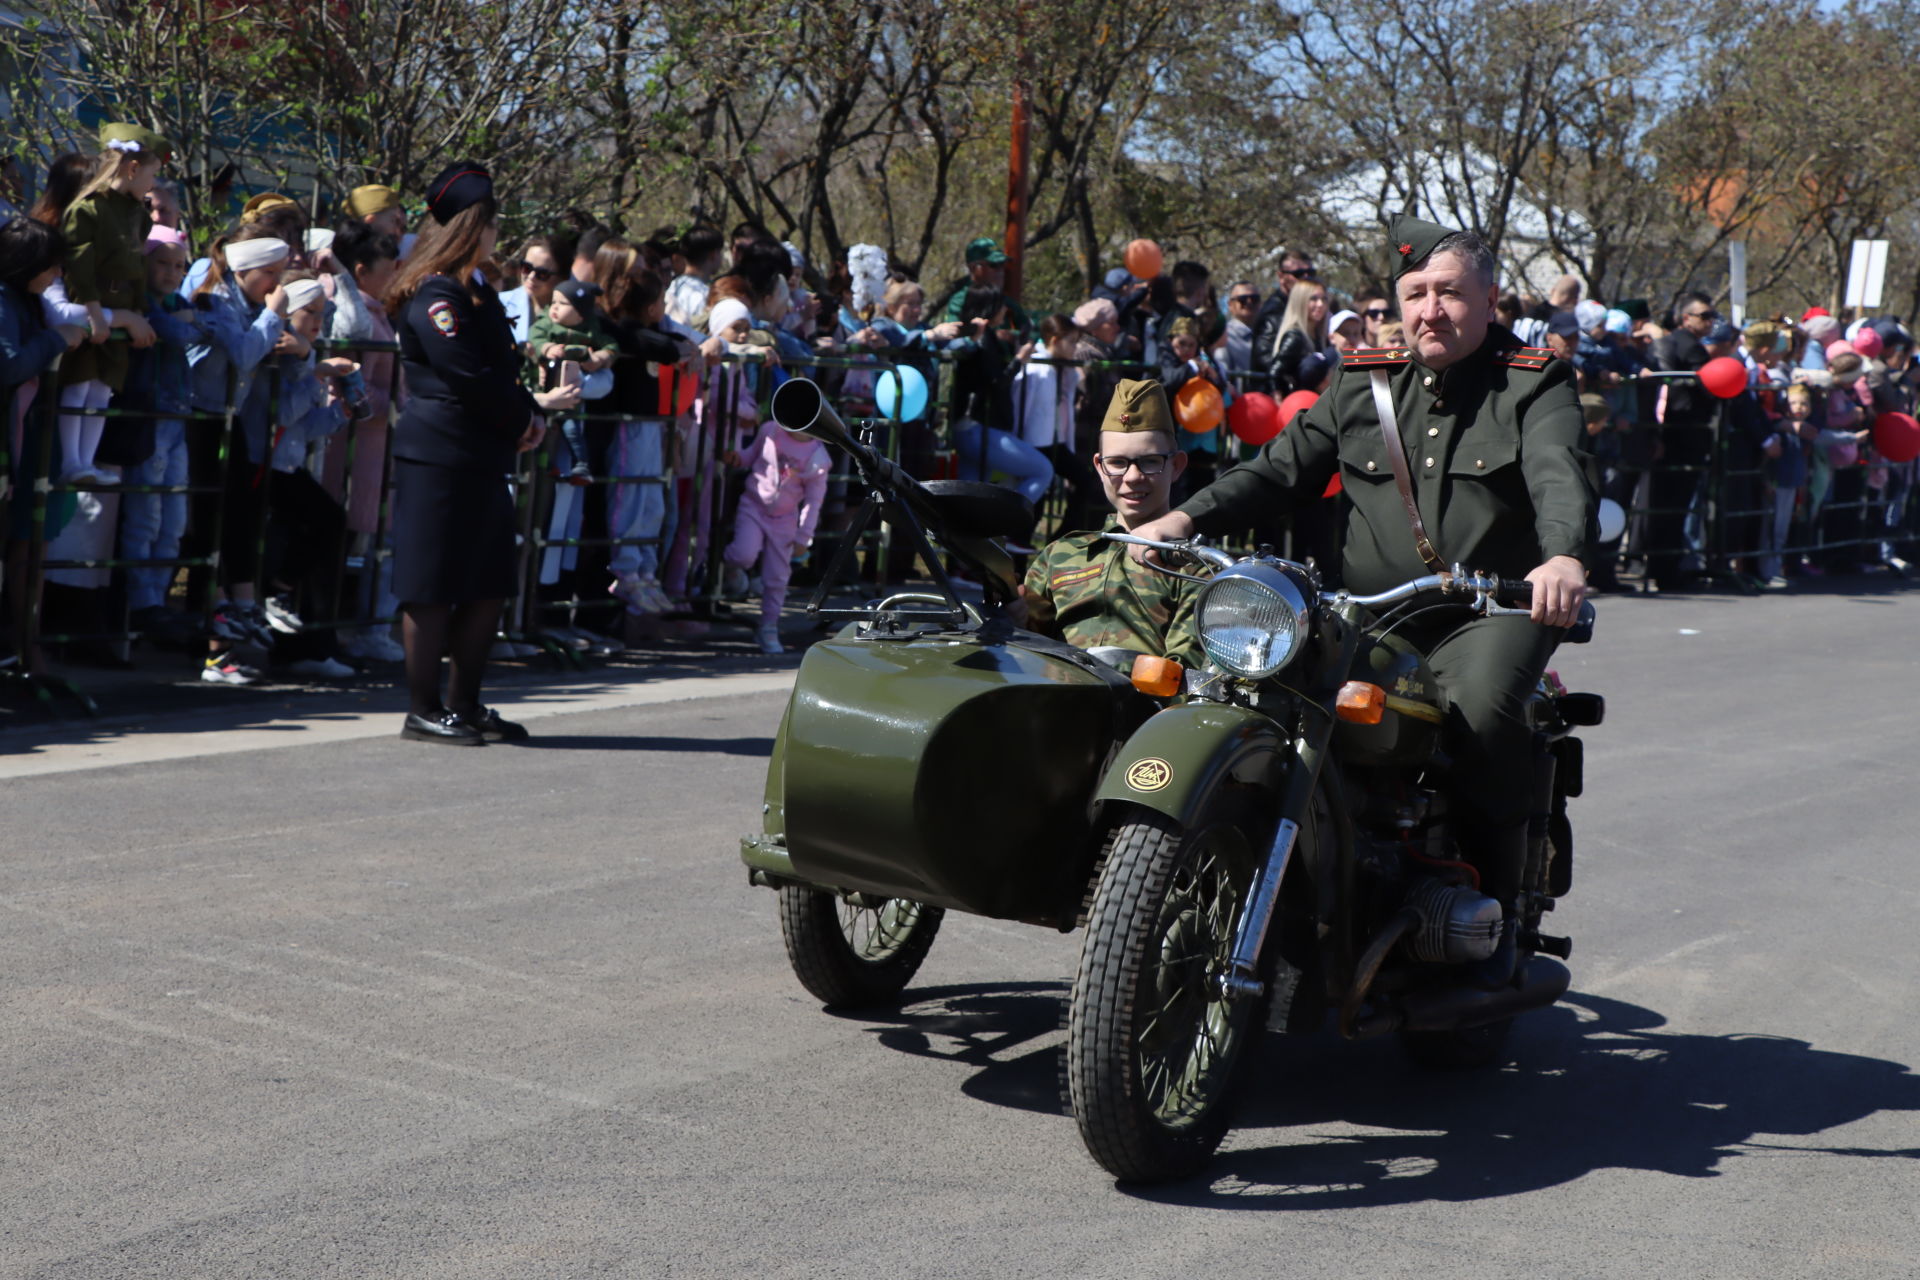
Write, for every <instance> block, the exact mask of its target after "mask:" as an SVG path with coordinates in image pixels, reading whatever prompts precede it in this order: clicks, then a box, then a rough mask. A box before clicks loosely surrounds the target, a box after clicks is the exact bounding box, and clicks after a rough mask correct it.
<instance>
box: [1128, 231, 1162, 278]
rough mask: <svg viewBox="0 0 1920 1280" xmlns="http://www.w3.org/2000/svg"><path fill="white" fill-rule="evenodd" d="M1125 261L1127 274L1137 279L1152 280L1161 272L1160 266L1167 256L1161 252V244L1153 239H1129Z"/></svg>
mask: <svg viewBox="0 0 1920 1280" xmlns="http://www.w3.org/2000/svg"><path fill="white" fill-rule="evenodd" d="M1125 261H1126V264H1127V274H1128V275H1130V276H1132V277H1133V278H1134V279H1135V280H1151V279H1153V278H1154V277H1155V276H1157V275H1159V274H1160V266H1161V264H1162V263H1164V262H1165V261H1166V258H1165V256H1164V255H1163V254H1161V252H1160V246H1159V245H1157V244H1155V243H1154V242H1153V241H1151V240H1129V241H1127V252H1126V257H1125Z"/></svg>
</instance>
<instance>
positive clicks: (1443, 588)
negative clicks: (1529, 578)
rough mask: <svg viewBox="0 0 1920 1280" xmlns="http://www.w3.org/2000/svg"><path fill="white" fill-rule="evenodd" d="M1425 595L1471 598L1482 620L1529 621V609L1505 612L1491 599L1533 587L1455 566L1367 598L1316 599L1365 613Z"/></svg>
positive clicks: (1329, 594)
mask: <svg viewBox="0 0 1920 1280" xmlns="http://www.w3.org/2000/svg"><path fill="white" fill-rule="evenodd" d="M1426 591H1439V592H1441V593H1442V594H1444V595H1450V596H1472V597H1473V600H1472V602H1471V607H1472V608H1473V609H1474V610H1475V611H1476V612H1478V613H1479V614H1481V615H1482V616H1483V617H1488V618H1498V617H1505V616H1518V617H1523V618H1524V617H1529V616H1531V614H1532V610H1530V609H1509V608H1507V607H1506V606H1505V605H1502V604H1499V603H1497V602H1496V601H1495V599H1494V597H1495V596H1497V595H1501V594H1505V595H1508V596H1521V595H1525V596H1531V595H1532V594H1533V584H1532V583H1531V582H1525V581H1520V580H1516V579H1512V578H1500V577H1496V576H1494V575H1493V574H1486V573H1472V572H1469V571H1468V570H1467V568H1466V567H1465V566H1464V565H1455V566H1454V567H1453V571H1452V572H1451V573H1429V574H1426V575H1424V576H1422V577H1418V578H1415V579H1413V580H1412V581H1410V582H1403V583H1401V584H1400V585H1399V586H1397V587H1390V588H1388V589H1387V590H1385V591H1382V592H1380V593H1378V594H1377V595H1371V596H1356V595H1354V594H1352V593H1351V592H1346V591H1323V592H1321V593H1320V599H1321V600H1322V601H1323V602H1325V603H1327V604H1330V605H1336V606H1338V605H1343V604H1357V605H1359V606H1361V607H1362V608H1366V609H1377V608H1379V607H1380V606H1382V605H1389V604H1399V603H1400V602H1401V601H1402V600H1411V599H1412V598H1413V597H1415V596H1417V595H1420V594H1421V593H1422V592H1426Z"/></svg>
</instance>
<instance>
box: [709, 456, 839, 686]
mask: <svg viewBox="0 0 1920 1280" xmlns="http://www.w3.org/2000/svg"><path fill="white" fill-rule="evenodd" d="M746 462H747V466H748V468H749V472H750V474H749V475H748V476H747V491H746V492H745V493H743V494H742V495H740V509H739V511H738V512H737V513H735V515H734V521H733V543H732V545H730V546H729V547H728V548H727V550H726V554H725V556H724V557H723V558H724V559H725V561H726V563H727V567H728V569H729V570H731V571H737V572H738V573H740V574H744V573H745V572H746V570H748V569H749V568H751V567H752V566H753V562H754V561H755V560H759V561H760V628H759V630H758V631H757V632H756V633H755V635H756V637H757V638H758V639H759V641H760V651H761V652H762V653H781V652H784V649H783V648H782V646H781V644H780V608H781V606H782V605H784V604H786V602H787V582H788V580H789V579H790V578H791V577H792V576H793V557H794V555H795V553H797V552H799V551H801V550H804V549H805V548H806V547H807V546H809V545H810V544H811V543H812V542H813V530H814V526H816V525H817V524H819V523H820V504H821V502H822V500H823V499H825V497H826V494H827V472H828V471H829V470H831V467H832V462H831V459H829V458H828V456H827V447H826V446H825V445H823V444H821V443H820V442H819V441H818V440H811V439H809V438H807V437H806V436H799V435H795V434H793V433H792V432H791V431H785V430H782V429H781V428H780V427H777V426H775V425H774V424H773V423H771V422H769V423H767V424H766V425H764V426H762V427H761V428H760V434H759V435H757V436H755V437H754V441H753V444H752V445H751V446H750V447H749V448H748V449H747V455H746ZM729 576H732V575H731V573H730V575H729Z"/></svg>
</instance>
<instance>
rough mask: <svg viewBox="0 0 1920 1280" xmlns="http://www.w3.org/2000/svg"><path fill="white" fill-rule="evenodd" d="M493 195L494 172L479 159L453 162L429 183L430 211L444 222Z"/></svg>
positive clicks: (428, 206) (450, 220)
mask: <svg viewBox="0 0 1920 1280" xmlns="http://www.w3.org/2000/svg"><path fill="white" fill-rule="evenodd" d="M491 199H493V175H492V174H490V173H488V172H487V167H486V166H485V165H483V164H481V163H480V162H479V161H477V160H462V161H459V162H457V163H455V164H450V165H448V166H447V167H446V168H444V169H442V170H441V171H440V172H439V174H438V175H436V176H435V178H434V180H433V181H432V182H429V183H428V184H427V212H428V213H431V214H432V215H433V220H434V221H435V222H437V223H439V224H440V225H441V226H445V225H446V224H447V223H449V222H452V221H453V220H454V219H455V218H456V217H458V216H459V215H460V214H462V213H464V212H465V211H466V210H468V209H470V208H472V207H473V206H474V205H476V204H479V203H480V202H481V201H482V200H491Z"/></svg>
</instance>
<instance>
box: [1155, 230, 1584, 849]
mask: <svg viewBox="0 0 1920 1280" xmlns="http://www.w3.org/2000/svg"><path fill="white" fill-rule="evenodd" d="M1450 234H1452V233H1451V232H1449V231H1448V230H1447V229H1446V228H1444V227H1437V226H1434V225H1433V224H1431V223H1425V222H1419V221H1417V220H1415V219H1411V218H1406V217H1402V218H1401V219H1399V220H1398V221H1397V222H1396V224H1395V226H1394V245H1395V247H1396V248H1397V249H1399V250H1400V256H1401V267H1400V270H1399V271H1398V272H1396V279H1397V278H1398V276H1399V275H1401V274H1404V273H1405V272H1407V271H1409V270H1411V269H1413V268H1415V267H1417V266H1420V265H1421V264H1423V263H1424V262H1425V261H1426V259H1427V258H1428V257H1429V256H1430V255H1431V254H1432V252H1433V250H1434V248H1435V247H1436V246H1437V245H1438V244H1439V243H1440V242H1441V240H1443V239H1444V238H1445V237H1446V236H1448V235H1450ZM1376 371H1378V372H1384V373H1385V375H1386V379H1387V384H1388V387H1389V389H1390V391H1391V394H1392V403H1393V407H1394V413H1395V416H1396V417H1397V418H1398V419H1399V427H1400V438H1401V440H1402V442H1403V444H1404V446H1405V449H1406V455H1407V462H1408V465H1409V468H1410V470H1411V472H1412V476H1413V491H1414V496H1415V499H1416V500H1417V502H1418V505H1419V508H1420V513H1421V517H1422V519H1423V520H1424V522H1425V524H1426V528H1427V532H1428V533H1429V535H1431V538H1432V541H1433V546H1434V548H1435V550H1436V551H1437V552H1438V553H1439V556H1440V557H1441V558H1442V559H1443V560H1444V561H1445V562H1446V563H1448V564H1449V565H1451V564H1455V563H1458V564H1463V565H1465V566H1466V567H1467V568H1469V569H1474V570H1479V571H1482V572H1492V573H1497V574H1499V575H1500V576H1502V577H1507V578H1521V577H1524V576H1526V575H1527V574H1528V573H1530V572H1532V571H1533V570H1534V569H1535V568H1537V567H1539V566H1540V565H1541V564H1543V563H1544V562H1546V561H1547V560H1548V559H1549V558H1551V557H1553V556H1562V555H1564V556H1573V557H1575V558H1576V559H1583V558H1584V557H1585V555H1586V553H1587V549H1588V541H1589V537H1590V536H1591V535H1590V527H1591V524H1592V521H1593V518H1594V509H1595V497H1594V492H1593V488H1592V485H1591V483H1590V482H1589V480H1588V476H1587V469H1586V465H1585V459H1584V456H1583V453H1582V446H1581V442H1582V439H1583V437H1584V436H1585V433H1586V431H1585V426H1584V424H1583V422H1582V418H1581V412H1580V401H1579V397H1578V394H1577V392H1576V389H1575V382H1574V373H1573V369H1572V367H1571V366H1570V365H1568V364H1567V363H1566V362H1564V361H1561V360H1557V359H1555V358H1553V356H1552V355H1551V353H1549V352H1546V351H1544V350H1541V349H1538V348H1527V347H1522V346H1520V344H1519V342H1518V340H1517V339H1515V338H1514V337H1513V335H1512V333H1510V332H1509V331H1508V330H1506V329H1504V328H1502V327H1500V326H1499V325H1493V326H1491V327H1490V328H1489V329H1488V332H1487V337H1486V341H1485V342H1483V343H1482V344H1481V346H1480V348H1479V349H1478V350H1477V351H1475V352H1473V353H1472V354H1470V355H1467V356H1465V357H1463V358H1462V359H1460V360H1459V361H1458V362H1456V363H1454V364H1451V365H1449V366H1447V367H1446V368H1445V369H1443V370H1439V371H1434V370H1429V369H1427V368H1425V367H1424V366H1422V365H1421V364H1420V362H1419V361H1418V359H1417V358H1415V355H1414V352H1413V351H1412V350H1411V349H1410V348H1407V347H1388V348H1382V349H1370V350H1362V351H1359V352H1356V353H1354V354H1353V355H1351V356H1349V357H1347V358H1346V359H1344V360H1343V361H1342V362H1341V365H1340V368H1339V369H1338V371H1337V372H1336V373H1335V374H1334V377H1333V380H1332V382H1331V383H1330V384H1329V385H1328V387H1327V390H1326V392H1325V393H1324V394H1323V395H1322V396H1321V397H1320V399H1319V400H1318V402H1316V403H1315V404H1314V406H1313V407H1312V408H1311V409H1310V410H1308V411H1307V412H1306V413H1305V414H1303V415H1301V417H1300V418H1298V419H1296V420H1295V421H1294V422H1293V423H1292V424H1291V425H1290V426H1289V427H1288V428H1287V429H1286V430H1285V431H1282V432H1281V433H1280V434H1279V435H1277V436H1275V437H1274V438H1273V440H1272V441H1271V442H1270V443H1269V444H1268V445H1267V446H1266V448H1265V449H1264V450H1262V452H1261V453H1260V454H1259V456H1257V457H1255V458H1254V459H1253V460H1252V461H1250V462H1248V463H1246V464H1244V465H1242V466H1238V467H1235V468H1233V469H1232V470H1230V471H1228V472H1226V473H1225V474H1224V475H1222V476H1221V477H1220V479H1219V480H1217V481H1215V482H1214V483H1213V484H1212V485H1211V486H1209V487H1208V488H1207V489H1205V490H1204V491H1202V492H1201V493H1200V494H1198V495H1196V496H1195V497H1194V498H1193V499H1191V500H1190V501H1189V502H1187V503H1186V504H1185V505H1184V506H1183V507H1182V508H1181V510H1182V511H1184V512H1185V513H1186V514H1187V515H1188V516H1190V517H1192V518H1193V521H1194V524H1195V526H1196V527H1197V529H1198V530H1199V531H1200V532H1201V533H1224V532H1230V531H1232V530H1234V529H1242V528H1246V527H1247V526H1249V525H1251V524H1253V523H1255V521H1256V520H1257V519H1260V518H1264V517H1266V516H1268V515H1270V514H1271V513H1272V512H1273V510H1274V509H1275V508H1276V507H1278V508H1282V509H1284V508H1286V507H1287V506H1289V505H1291V504H1293V503H1294V502H1296V501H1304V500H1310V499H1312V498H1315V497H1318V496H1319V494H1320V493H1321V491H1322V490H1323V489H1324V488H1325V487H1326V484H1327V481H1328V480H1329V479H1330V478H1331V477H1332V476H1333V475H1334V474H1335V473H1336V472H1337V473H1338V474H1339V475H1340V477H1341V478H1342V480H1343V481H1344V484H1345V488H1346V493H1347V496H1348V498H1349V499H1350V501H1351V511H1350V514H1349V517H1348V521H1347V540H1346V555H1345V558H1344V561H1343V568H1344V571H1345V580H1346V584H1347V586H1348V587H1349V588H1350V589H1351V590H1353V591H1354V592H1356V593H1358V594H1371V593H1373V592H1376V591H1381V590H1385V589H1386V588H1388V587H1392V586H1395V585H1397V584H1399V583H1402V582H1405V581H1407V580H1408V579H1409V578H1415V577H1419V576H1420V575H1422V574H1426V573H1431V572H1432V571H1433V570H1432V569H1431V568H1429V567H1428V565H1427V564H1426V563H1425V562H1424V561H1423V559H1422V557H1421V555H1420V553H1419V551H1418V550H1417V549H1416V547H1415V543H1414V536H1413V533H1412V531H1411V529H1410V527H1409V524H1408V519H1407V512H1406V508H1405V507H1404V506H1403V505H1402V503H1401V499H1400V495H1399V490H1398V487H1397V486H1396V485H1395V484H1394V480H1393V468H1392V466H1391V464H1390V462H1389V461H1388V455H1387V451H1386V445H1385V442H1384V441H1383V439H1382V436H1381V431H1380V416H1379V413H1378V411H1377V410H1376V408H1375V405H1374V392H1373V376H1374V374H1375V373H1376ZM1460 616H1461V615H1459V614H1457V613H1452V612H1450V611H1449V612H1445V613H1438V614H1430V615H1427V617H1426V618H1417V619H1415V620H1414V622H1413V623H1412V624H1411V628H1408V627H1403V628H1402V629H1401V631H1402V634H1407V635H1409V637H1410V638H1412V639H1414V640H1415V642H1416V643H1420V644H1421V645H1422V646H1423V648H1425V649H1426V650H1427V652H1428V653H1429V656H1430V658H1429V660H1430V662H1431V664H1432V667H1433V670H1434V674H1435V675H1436V676H1437V677H1438V678H1439V680H1440V683H1441V685H1442V686H1443V687H1445V688H1446V690H1447V692H1448V694H1449V696H1450V699H1451V701H1452V704H1453V710H1452V714H1451V718H1450V720H1451V722H1450V726H1449V728H1450V732H1449V751H1450V752H1451V753H1452V755H1453V758H1454V768H1453V771H1452V773H1451V775H1450V789H1451V790H1452V792H1453V794H1454V797H1455V800H1456V802H1457V803H1459V804H1461V805H1463V806H1464V807H1465V808H1466V809H1467V810H1468V811H1469V813H1470V815H1472V816H1475V817H1477V818H1478V819H1479V820H1480V822H1481V824H1482V826H1483V827H1485V828H1498V829H1507V828H1510V827H1511V826H1512V825H1513V824H1514V823H1516V822H1523V821H1524V819H1525V818H1526V806H1527V803H1528V797H1529V790H1530V786H1531V783H1530V774H1529V769H1530V764H1531V761H1530V752H1531V730H1530V728H1529V726H1528V725H1527V723H1526V719H1525V702H1526V699H1527V697H1528V696H1529V695H1530V693H1531V692H1532V690H1533V688H1534V686H1535V685H1536V684H1537V683H1538V681H1539V679H1540V676H1541V674H1542V672H1544V671H1545V669H1546V663H1547V659H1548V657H1549V656H1550V655H1551V654H1552V652H1553V648H1554V645H1555V644H1557V643H1558V641H1559V638H1560V632H1559V631H1558V629H1555V628H1548V627H1543V626H1539V625H1537V624H1535V623H1534V622H1532V621H1530V620H1529V619H1526V618H1520V617H1499V618H1475V619H1471V620H1469V621H1467V622H1465V623H1464V624H1463V623H1461V622H1460V621H1459V617H1460ZM1431 619H1438V621H1431Z"/></svg>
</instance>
